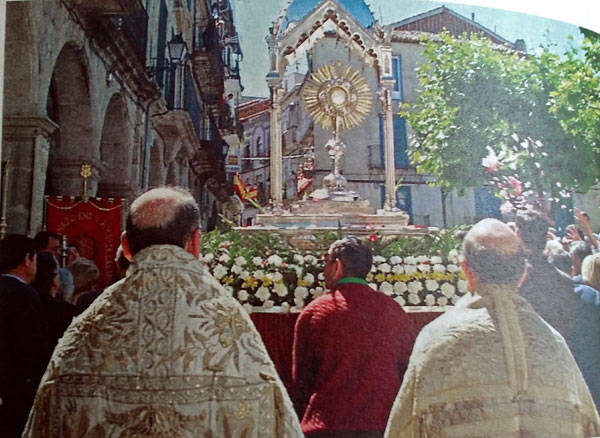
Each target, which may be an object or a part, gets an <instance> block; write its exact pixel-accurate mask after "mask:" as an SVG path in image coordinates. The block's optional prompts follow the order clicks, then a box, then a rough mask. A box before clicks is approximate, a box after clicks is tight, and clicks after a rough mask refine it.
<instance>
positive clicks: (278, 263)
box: [267, 254, 283, 267]
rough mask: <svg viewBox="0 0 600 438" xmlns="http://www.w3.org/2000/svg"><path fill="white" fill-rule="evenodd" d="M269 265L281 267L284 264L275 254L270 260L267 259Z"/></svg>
mask: <svg viewBox="0 0 600 438" xmlns="http://www.w3.org/2000/svg"><path fill="white" fill-rule="evenodd" d="M267 263H268V264H269V265H273V266H276V267H279V266H281V264H282V263H283V260H282V259H281V257H279V256H278V255H277V254H273V255H272V256H269V258H268V259H267Z"/></svg>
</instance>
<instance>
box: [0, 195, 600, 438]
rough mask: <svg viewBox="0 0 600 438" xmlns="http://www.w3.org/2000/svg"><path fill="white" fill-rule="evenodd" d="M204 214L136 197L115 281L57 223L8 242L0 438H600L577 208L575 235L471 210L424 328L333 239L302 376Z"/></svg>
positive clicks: (588, 241) (366, 258)
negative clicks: (254, 306)
mask: <svg viewBox="0 0 600 438" xmlns="http://www.w3.org/2000/svg"><path fill="white" fill-rule="evenodd" d="M199 218H200V212H199V209H198V205H197V203H196V202H195V200H194V199H193V197H192V196H191V195H190V194H189V193H188V192H186V191H184V190H182V189H178V188H159V189H153V190H150V191H148V192H146V193H144V194H143V195H141V196H140V197H139V198H137V199H136V200H135V201H134V202H133V203H132V205H131V208H130V210H129V215H128V218H127V222H126V229H125V232H124V233H123V236H122V242H121V248H120V250H119V252H118V254H117V263H118V266H119V268H120V269H119V272H121V273H122V274H123V277H124V278H122V279H120V280H119V281H117V282H116V283H114V284H113V285H111V286H109V287H107V288H105V289H98V288H96V281H97V279H98V269H97V268H96V267H95V266H94V265H93V263H91V262H90V261H89V260H86V259H83V258H81V257H80V256H79V255H78V252H77V250H76V248H72V249H70V250H69V251H68V255H67V251H61V241H60V236H58V235H55V234H53V233H46V232H43V233H40V234H38V235H37V236H36V237H35V239H30V238H28V237H26V236H23V235H15V234H12V235H7V236H6V237H5V238H4V239H3V240H2V241H1V242H0V274H2V275H1V276H0V357H1V360H0V435H1V436H3V437H4V436H6V437H13V436H15V437H16V436H21V434H22V435H23V436H24V437H37V436H40V437H46V436H48V437H50V436H60V437H84V436H90V437H91V436H93V437H108V436H122V437H141V436H153V437H184V436H190V437H191V436H214V437H242V436H260V437H301V436H306V437H311V438H341V437H344V438H376V437H377V438H380V437H384V436H385V437H415V438H416V437H423V436H428V437H467V436H472V437H475V436H481V437H483V436H486V437H487V436H493V437H510V436H515V437H517V436H527V437H592V436H598V435H600V418H599V416H598V412H597V409H596V403H595V402H598V401H599V400H600V373H599V372H598V371H597V370H596V369H597V363H598V360H597V359H598V358H599V354H600V314H599V312H600V292H599V290H600V253H598V252H597V251H598V240H597V238H596V236H595V235H594V234H593V232H592V230H591V226H590V222H589V217H587V216H586V215H585V214H584V213H582V212H580V211H576V219H577V222H578V226H575V227H571V228H569V229H568V230H567V233H566V235H565V237H557V236H556V233H555V232H554V231H553V229H552V228H551V227H550V225H551V224H550V223H549V220H548V218H547V217H546V216H544V215H543V214H542V213H540V212H537V211H534V210H528V211H523V212H520V213H519V214H518V216H517V218H516V221H515V222H514V223H509V224H505V223H503V222H501V221H498V220H495V219H484V220H482V221H480V222H478V223H477V224H475V225H474V226H473V227H472V228H471V229H470V230H469V231H468V232H467V233H466V235H464V236H462V237H463V257H464V260H463V262H462V269H463V272H464V275H465V278H466V280H467V284H468V290H469V293H467V294H466V295H464V296H463V297H461V298H460V300H459V301H458V302H457V303H456V305H455V306H453V307H452V308H451V310H448V311H446V312H444V313H443V314H442V315H441V316H439V317H438V318H436V319H435V320H434V321H433V322H431V323H430V324H428V325H427V326H425V327H424V328H423V329H422V330H421V331H420V332H419V333H418V336H416V331H417V330H416V329H415V327H414V326H413V323H412V322H411V321H412V320H411V318H409V317H408V315H407V313H406V312H405V311H404V310H403V309H402V307H401V306H400V305H398V304H397V303H396V302H395V301H393V300H392V299H391V298H389V297H388V296H386V295H385V294H382V293H379V292H376V291H374V290H372V289H371V288H370V287H369V286H368V283H367V282H366V280H365V277H366V275H367V274H368V273H369V271H370V269H371V265H372V258H373V256H372V254H371V251H370V250H369V248H368V247H367V246H366V245H365V244H364V243H363V242H362V241H361V240H360V239H357V238H353V237H346V238H344V239H342V240H338V241H336V242H334V243H333V244H332V245H331V247H330V248H329V250H328V252H327V254H326V256H325V265H324V272H323V275H324V279H325V285H326V287H327V289H328V291H329V292H328V293H326V294H324V295H322V296H321V297H319V298H317V299H315V300H314V301H313V302H311V303H310V304H309V305H308V306H307V307H306V308H305V309H303V311H302V313H301V314H300V316H299V317H298V320H297V323H296V329H295V337H294V346H293V358H292V363H293V365H292V366H293V369H292V375H293V386H292V387H291V388H285V387H284V386H283V384H282V382H281V380H280V379H279V377H278V375H277V372H276V370H275V367H274V365H273V363H272V361H271V359H270V358H269V355H268V353H267V350H266V348H265V346H264V344H263V342H262V340H261V338H260V335H259V333H258V332H257V331H256V329H255V327H254V325H253V323H252V321H251V320H250V318H249V315H248V314H247V312H246V311H245V310H244V309H243V308H242V307H241V305H240V304H239V303H238V302H237V301H236V300H235V299H234V298H233V297H232V296H231V294H229V293H228V292H227V291H226V290H225V289H224V288H223V287H222V286H221V285H220V284H219V283H218V282H217V281H216V280H215V279H214V278H212V276H211V275H210V274H209V273H208V271H207V270H206V269H205V267H204V266H203V265H202V263H201V262H200V261H199V253H200V230H199V228H198V224H199ZM63 255H64V259H65V260H62V258H63ZM67 258H68V261H67V260H66V259H67ZM61 262H62V263H64V264H65V265H66V266H65V268H60V266H61V264H62V263H61ZM129 264H130V266H129ZM124 270H127V275H125V273H124ZM76 315H78V316H76ZM415 337H416V339H415ZM288 390H289V395H288Z"/></svg>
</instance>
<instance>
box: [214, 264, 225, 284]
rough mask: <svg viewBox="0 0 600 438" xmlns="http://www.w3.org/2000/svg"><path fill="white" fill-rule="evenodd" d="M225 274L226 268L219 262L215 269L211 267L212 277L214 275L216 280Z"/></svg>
mask: <svg viewBox="0 0 600 438" xmlns="http://www.w3.org/2000/svg"><path fill="white" fill-rule="evenodd" d="M226 275H227V268H226V267H225V266H223V265H222V264H220V263H219V264H218V265H217V266H215V269H213V277H215V278H216V279H217V280H220V279H221V278H223V277H225V276H226Z"/></svg>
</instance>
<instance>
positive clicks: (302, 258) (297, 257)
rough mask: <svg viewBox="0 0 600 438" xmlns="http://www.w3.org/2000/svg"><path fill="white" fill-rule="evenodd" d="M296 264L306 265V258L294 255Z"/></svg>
mask: <svg viewBox="0 0 600 438" xmlns="http://www.w3.org/2000/svg"><path fill="white" fill-rule="evenodd" d="M293 260H294V263H298V264H300V265H303V264H304V257H302V256H301V255H300V254H294V258H293Z"/></svg>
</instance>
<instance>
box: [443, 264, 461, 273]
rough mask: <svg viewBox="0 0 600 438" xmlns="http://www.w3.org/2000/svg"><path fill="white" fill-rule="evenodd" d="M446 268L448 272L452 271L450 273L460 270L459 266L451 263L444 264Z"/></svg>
mask: <svg viewBox="0 0 600 438" xmlns="http://www.w3.org/2000/svg"><path fill="white" fill-rule="evenodd" d="M446 269H448V272H452V273H454V272H458V271H460V268H459V267H458V266H456V265H455V264H453V263H451V264H449V265H448V266H446Z"/></svg>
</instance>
